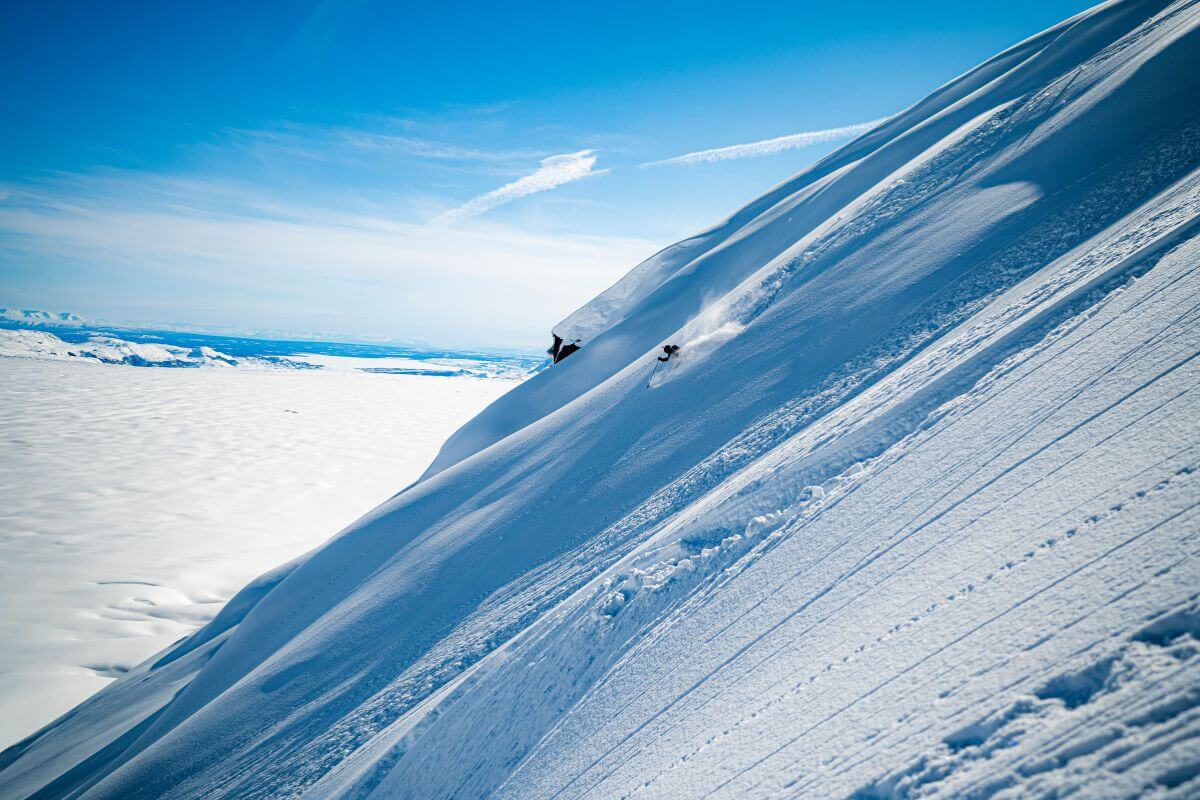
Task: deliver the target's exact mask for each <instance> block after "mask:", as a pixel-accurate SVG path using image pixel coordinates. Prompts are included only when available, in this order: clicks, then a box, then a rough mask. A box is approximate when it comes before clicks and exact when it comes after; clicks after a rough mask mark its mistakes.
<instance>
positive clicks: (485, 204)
mask: <svg viewBox="0 0 1200 800" xmlns="http://www.w3.org/2000/svg"><path fill="white" fill-rule="evenodd" d="M594 166H596V151H595V150H580V151H579V152H578V153H564V154H562V155H558V156H550V157H549V158H544V159H542V161H541V166H540V167H538V168H537V170H536V171H535V172H533V173H532V174H529V175H526V176H525V177H523V178H518V179H517V180H515V181H513V182H512V183H506V184H504V185H503V186H501V187H500V188H499V189H493V190H492V191H490V192H485V193H484V194H481V195H477V196H476V197H472V198H471V199H470V200H468V201H467V202H465V203H463V204H462V205H461V206H458V207H457V208H452V209H450V210H449V211H446V212H444V213H442V214H439V215H438V216H436V217H434V218H433V220H431V222H432V223H433V224H435V225H447V224H450V223H453V222H457V221H459V220H462V219H467V218H468V217H477V216H479V215H480V214H483V213H485V212H487V211H491V210H492V209H493V208H496V207H497V206H502V205H504V204H505V203H511V202H512V201H513V200H516V199H517V198H520V197H527V196H528V195H531V194H537V193H538V192H545V191H548V190H550V189H553V188H555V187H557V186H562V185H563V184H564V183H571V182H572V181H577V180H579V179H580V178H586V177H588V176H589V175H602V174H604V173H605V172H608V170H594V169H592V167H594Z"/></svg>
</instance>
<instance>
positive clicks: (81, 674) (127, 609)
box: [0, 331, 512, 745]
mask: <svg viewBox="0 0 1200 800" xmlns="http://www.w3.org/2000/svg"><path fill="white" fill-rule="evenodd" d="M13 334H22V337H21V338H23V339H31V338H37V339H38V340H39V341H47V340H48V339H54V337H52V336H49V335H48V334H42V333H39V332H35V331H0V338H2V337H4V336H5V335H13ZM61 345H62V343H61V342H60V343H59V345H55V347H58V348H60V349H63V350H64V352H65V348H62V347H61ZM13 349H14V348H10V353H11V352H12V350H13ZM125 349H126V350H129V348H128V347H126V348H125ZM23 352H24V355H25V356H26V357H24V358H14V357H0V487H2V488H0V496H2V497H3V503H2V504H0V608H3V609H4V614H3V620H2V621H0V710H2V712H0V742H3V744H5V745H8V744H11V743H13V742H15V741H17V740H18V739H21V738H23V737H24V736H26V735H28V734H30V733H32V732H33V731H34V730H36V729H37V728H39V727H41V726H42V725H44V724H45V723H47V722H49V721H51V720H52V719H53V718H54V717H56V716H58V715H59V714H61V713H63V712H65V711H67V710H68V709H70V708H71V707H72V706H74V705H75V704H76V703H78V702H80V701H81V700H83V699H84V698H86V697H87V696H88V695H90V694H92V693H93V692H94V691H96V690H97V689H99V688H101V687H103V686H105V685H107V684H108V683H110V682H111V681H112V680H113V679H114V678H116V677H117V676H118V675H120V674H122V673H124V672H125V671H126V670H128V669H129V668H130V667H132V666H134V665H136V664H137V663H138V662H140V661H142V660H143V659H145V658H147V657H149V656H150V655H153V654H154V653H155V652H157V651H158V650H161V649H162V648H164V647H166V646H167V645H169V644H171V643H172V642H174V641H175V640H177V639H179V638H180V637H181V636H184V635H186V634H188V633H190V632H192V631H194V630H195V629H196V628H197V627H199V626H201V625H203V624H205V623H207V622H208V621H209V620H210V619H212V617H213V616H214V615H215V614H216V613H217V611H218V610H219V609H220V608H221V607H222V605H223V603H224V602H225V601H226V600H228V599H229V598H230V597H231V596H233V594H235V593H236V592H237V590H238V589H240V588H241V587H242V586H243V585H244V584H245V583H246V581H248V580H250V579H251V578H253V577H254V576H256V575H258V574H259V573H261V572H263V571H265V570H267V569H269V568H271V567H274V566H276V565H277V564H280V563H282V562H284V561H288V560H290V559H292V558H294V557H296V556H298V555H300V554H302V553H304V552H305V551H307V550H309V549H311V548H313V547H315V546H317V545H319V544H321V543H322V542H324V541H325V540H326V539H328V538H329V534H330V531H336V530H338V529H340V528H341V527H344V526H345V525H347V524H349V523H350V522H353V521H354V519H355V518H357V517H358V516H360V515H361V514H363V513H365V512H366V511H368V510H370V509H371V508H372V507H373V506H375V505H377V504H378V503H380V502H381V501H383V500H385V499H386V498H387V497H388V496H390V495H392V494H394V493H395V492H396V491H397V490H398V489H400V488H402V487H403V486H404V485H405V484H406V483H408V482H410V481H412V480H413V479H415V478H416V477H417V476H418V475H419V474H420V472H421V470H422V469H424V467H425V466H426V465H427V464H428V462H429V460H430V459H431V458H432V457H433V455H434V453H435V452H436V451H437V447H438V445H439V444H440V443H441V442H442V440H444V439H445V437H446V435H447V434H448V433H449V432H450V431H451V430H453V429H454V428H455V427H456V426H457V425H460V424H461V423H462V421H463V420H465V419H467V418H469V417H470V416H471V415H473V414H474V413H476V412H478V411H479V410H480V409H482V408H483V406H485V405H486V404H487V403H489V402H491V401H492V400H494V399H495V398H496V397H497V396H498V395H499V394H500V393H502V392H504V391H506V390H507V389H509V388H511V386H512V383H511V382H505V381H495V380H479V379H472V378H453V379H448V378H436V377H419V376H407V375H406V376H390V375H389V376H382V375H368V374H363V373H354V372H348V371H318V370H312V371H309V370H305V371H290V370H272V371H269V372H268V371H259V370H247V369H235V368H214V369H134V368H131V367H127V366H111V365H107V364H101V363H97V362H95V361H88V360H78V359H66V360H62V359H58V358H54V357H53V355H52V354H47V353H46V351H44V350H43V351H39V353H37V355H40V356H42V357H40V358H33V357H31V356H30V354H29V352H28V350H27V349H26V350H24V351H23ZM144 355H146V353H144V352H143V356H144ZM64 358H65V357H64ZM330 360H331V361H336V359H330Z"/></svg>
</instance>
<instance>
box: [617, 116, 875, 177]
mask: <svg viewBox="0 0 1200 800" xmlns="http://www.w3.org/2000/svg"><path fill="white" fill-rule="evenodd" d="M886 119H887V117H883V118H881V119H876V120H871V121H870V122H860V123H858V124H857V125H843V126H842V127H840V128H825V129H823V130H819V131H801V132H800V133H792V134H788V135H787V136H777V137H776V138H774V139H763V140H762V141H760V142H750V143H749V144H731V145H729V146H728V147H716V148H713V149H712V150H698V151H696V152H695V153H684V154H683V155H681V156H675V157H674V158H664V159H663V160H661V161H648V162H646V163H644V164H641V165H639V166H642V167H663V166H668V165H671V164H700V163H703V162H707V161H727V160H729V159H731V158H754V157H755V156H770V155H774V154H775V153H781V152H783V151H784V150H796V149H798V148H801V147H808V146H809V145H810V144H817V143H818V142H830V141H833V140H834V139H845V138H848V137H850V136H858V135H859V134H861V133H866V132H867V131H869V130H870V129H871V128H874V127H875V126H876V125H878V124H879V123H881V122H884V121H885V120H886Z"/></svg>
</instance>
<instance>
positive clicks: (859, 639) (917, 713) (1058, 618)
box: [0, 0, 1200, 800]
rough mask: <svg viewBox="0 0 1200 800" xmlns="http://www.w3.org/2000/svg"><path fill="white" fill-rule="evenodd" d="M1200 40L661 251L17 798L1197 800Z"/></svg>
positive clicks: (1195, 11)
mask: <svg viewBox="0 0 1200 800" xmlns="http://www.w3.org/2000/svg"><path fill="white" fill-rule="evenodd" d="M1198 65H1200V6H1198V5H1197V4H1196V3H1194V2H1151V1H1150V0H1145V1H1143V2H1137V1H1134V0H1126V1H1125V2H1116V3H1110V4H1106V5H1103V6H1098V7H1097V8H1095V9H1093V10H1091V11H1089V12H1087V13H1084V14H1081V15H1080V16H1078V17H1075V18H1073V19H1071V20H1068V21H1066V22H1064V23H1062V24H1060V25H1058V26H1056V27H1054V28H1052V29H1050V30H1048V31H1046V32H1044V33H1042V34H1039V35H1038V36H1035V37H1033V38H1031V39H1029V40H1027V41H1025V42H1022V43H1020V44H1018V45H1016V46H1015V47H1013V48H1011V49H1009V50H1007V51H1005V52H1004V53H1001V54H1000V55H998V56H996V57H995V58H993V59H991V60H989V61H987V62H985V63H984V64H982V65H980V66H979V67H977V68H975V69H974V70H971V71H970V72H967V73H965V74H964V75H962V76H961V77H959V78H957V79H955V80H954V81H952V82H951V83H949V84H947V85H946V86H943V87H941V88H940V89H938V90H937V91H935V92H934V93H933V94H931V95H930V96H929V97H928V98H926V99H925V100H923V101H921V102H920V103H918V104H916V105H915V106H913V107H912V108H910V109H908V110H907V111H905V112H903V113H901V114H898V115H896V116H895V117H893V118H891V119H889V120H888V121H886V122H884V123H882V124H881V125H879V126H878V127H877V128H875V129H873V130H872V131H870V132H868V133H866V134H864V135H863V136H862V137H860V138H859V139H857V140H855V141H854V142H851V143H850V144H848V145H847V146H845V147H843V148H842V149H840V150H839V151H837V152H835V153H833V154H832V155H830V156H829V157H828V158H826V159H824V160H822V161H820V162H818V163H817V164H815V165H814V166H812V167H811V168H809V169H808V170H806V171H804V172H803V173H801V174H799V175H797V176H795V177H793V178H791V179H789V180H788V181H786V182H784V183H782V184H780V185H779V186H778V187H776V188H774V189H772V190H771V191H770V192H768V193H767V194H766V195H764V196H763V197H762V198H759V199H758V200H756V201H754V202H753V203H751V204H750V205H748V206H747V207H746V208H744V209H742V210H741V211H739V212H737V213H736V214H734V215H733V216H732V217H730V219H729V220H727V221H726V222H724V223H722V224H720V225H718V226H716V227H715V228H713V229H712V230H709V231H707V232H705V233H703V234H700V235H698V236H696V237H693V238H692V239H689V240H687V241H685V242H682V243H680V244H678V245H675V246H674V247H671V248H668V249H667V250H664V251H663V252H662V253H659V254H658V255H656V256H654V257H652V258H651V259H650V260H649V261H647V262H646V263H645V264H643V265H641V266H639V267H637V268H636V269H635V270H634V271H633V272H631V273H630V275H629V276H628V277H626V278H625V279H623V280H622V281H621V282H620V283H618V284H617V286H615V287H614V288H613V289H612V290H610V291H609V292H606V293H604V294H602V295H601V296H600V297H598V298H597V299H596V301H594V302H593V303H591V304H589V305H588V306H585V307H584V308H583V309H581V310H580V311H578V312H576V313H575V314H573V315H572V316H571V317H570V318H568V320H566V321H564V322H563V323H561V324H560V325H559V326H557V327H556V328H555V329H554V331H555V333H556V334H557V335H559V336H560V337H561V338H563V340H564V341H566V342H578V343H579V344H581V345H582V346H581V349H579V350H578V351H576V352H574V353H573V354H571V355H570V356H569V357H568V358H566V359H565V360H562V361H560V363H558V364H556V365H554V366H553V367H551V368H550V369H548V370H545V371H543V372H541V373H539V374H537V375H536V376H534V377H533V378H531V379H530V380H528V381H526V382H525V383H523V384H520V385H519V386H517V387H516V388H514V389H513V390H512V391H511V392H509V393H507V394H506V395H504V396H503V397H501V398H500V399H498V400H497V401H496V402H494V403H492V404H491V405H490V406H489V407H488V408H487V409H486V410H484V411H483V412H482V413H481V414H479V415H478V416H477V417H475V418H474V419H473V420H472V421H471V422H469V423H468V424H467V425H465V426H464V427H463V428H461V429H460V430H459V431H458V432H457V433H455V435H454V436H452V437H451V438H450V439H449V440H448V441H447V442H446V444H445V445H444V446H443V448H442V449H441V451H440V453H439V455H438V457H437V459H436V460H435V461H434V463H433V465H432V466H431V467H430V468H429V469H428V470H427V471H426V473H425V475H424V476H423V477H422V479H421V480H419V481H418V482H416V483H415V484H413V485H411V486H409V487H408V488H406V489H404V491H402V492H400V493H399V494H397V495H396V496H394V497H392V498H391V499H389V500H388V501H387V502H385V503H383V504H382V505H380V506H379V507H378V508H377V509H375V510H374V511H372V512H371V513H369V514H368V515H366V516H365V517H363V518H362V519H360V520H358V521H356V522H355V523H353V524H352V525H350V526H349V527H347V528H346V529H345V530H343V531H342V532H341V533H340V534H339V535H337V536H336V537H335V538H334V539H332V540H331V541H329V542H328V543H327V544H325V545H324V546H322V547H320V548H318V549H316V550H314V551H313V552H312V553H310V554H309V555H307V556H305V557H303V558H300V559H296V560H294V561H292V562H289V563H287V564H284V565H282V566H279V567H277V568H275V569H273V570H271V571H268V572H266V573H264V574H263V575H262V576H260V577H259V578H258V579H256V580H255V581H253V582H251V583H250V584H249V585H248V586H246V587H245V588H244V589H243V590H242V591H241V592H240V593H239V594H238V595H237V596H236V597H235V598H234V599H233V600H232V601H230V603H229V604H228V605H226V606H225V608H224V610H223V611H222V613H221V614H220V615H218V616H217V617H216V618H215V619H214V620H213V621H212V622H211V623H210V624H209V625H208V626H206V627H205V628H203V629H202V630H200V631H199V632H197V633H195V634H193V635H191V636H189V637H188V638H186V639H184V640H183V641H181V642H179V643H177V644H175V645H172V646H170V647H168V648H166V649H164V650H163V651H162V652H160V653H158V654H156V655H155V656H154V657H152V658H150V659H147V660H146V661H143V662H142V663H141V664H139V665H137V666H136V667H134V668H133V669H130V670H129V671H128V672H126V673H125V674H123V675H122V676H121V677H120V678H119V679H118V680H117V681H115V682H114V683H113V684H112V685H110V686H108V687H106V688H105V689H104V690H103V691H101V692H100V693H98V694H97V695H95V696H94V697H92V698H90V699H89V700H88V701H86V702H84V703H83V704H81V705H79V706H78V707H76V708H75V709H73V710H72V711H71V712H69V713H68V714H67V715H65V716H63V717H61V718H59V719H58V720H57V721H55V722H54V723H53V724H51V725H49V726H48V727H46V728H45V729H43V730H42V731H41V732H40V733H39V734H38V735H37V736H35V737H31V738H30V739H27V740H25V741H24V742H22V743H21V744H19V745H17V746H15V747H13V748H11V749H9V750H8V751H6V752H5V753H4V754H3V756H0V788H2V790H3V791H4V792H5V793H7V794H11V795H12V796H17V797H20V796H27V795H31V794H34V793H38V796H39V797H66V796H70V797H87V798H97V799H98V798H150V797H155V798H157V797H170V798H184V797H205V798H265V797H301V796H303V797H312V798H362V797H387V798H422V800H428V799H429V798H477V797H497V798H554V799H555V800H568V799H569V798H777V797H778V798H783V797H832V798H857V799H858V800H867V799H868V798H902V797H947V798H961V797H971V798H997V800H999V798H1006V797H1008V798H1017V797H1063V796H1067V795H1075V796H1078V797H1130V796H1152V797H1157V798H1190V797H1195V796H1196V795H1197V793H1200V692H1197V686H1198V685H1200V562H1198V561H1197V556H1198V555H1200V552H1198V550H1197V548H1198V542H1197V531H1198V530H1200V484H1198V483H1197V480H1198V475H1197V469H1198V468H1200V426H1198V425H1197V423H1196V420H1197V419H1198V418H1200V395H1198V394H1197V391H1196V388H1197V386H1200V267H1198V264H1200V241H1198V240H1197V237H1196V233H1197V230H1198V229H1200V69H1198V68H1197V66H1198ZM665 344H677V345H680V346H681V347H682V350H681V351H680V357H679V358H677V359H672V360H671V361H668V362H667V363H665V364H664V363H660V362H658V361H657V360H656V357H657V356H658V355H659V354H660V353H661V348H662V346H663V345H665ZM303 491H304V490H303V489H297V488H289V489H288V490H287V492H286V494H285V495H284V498H283V499H284V500H285V501H286V500H290V499H292V498H295V497H298V496H300V495H302V494H303ZM231 535H236V532H234V533H232V534H231Z"/></svg>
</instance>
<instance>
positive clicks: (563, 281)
mask: <svg viewBox="0 0 1200 800" xmlns="http://www.w3.org/2000/svg"><path fill="white" fill-rule="evenodd" d="M14 199H15V200H17V201H18V202H13V200H14ZM380 211H385V210H383V209H381V210H380ZM659 246H661V243H660V242H649V241H645V240H640V239H635V238H630V237H619V236H591V235H580V234H569V233H557V232H537V231H525V230H520V229H517V228H514V227H510V226H505V225H501V224H495V223H489V222H486V221H483V220H474V221H469V222H468V223H464V224H462V225H460V226H458V227H456V228H454V229H445V228H438V227H434V226H429V225H425V224H421V223H419V222H404V221H398V220H396V219H395V218H394V217H392V216H390V215H388V214H386V213H372V211H371V210H370V209H367V210H366V211H359V210H355V211H352V210H347V209H346V208H339V207H334V206H332V205H328V204H320V205H305V204H303V203H302V202H298V201H296V200H295V199H292V198H284V197H280V196H279V195H277V194H269V193H264V192H263V191H262V190H261V189H259V188H257V187H250V186H246V185H244V184H240V183H235V182H232V181H229V180H224V179H206V178H203V177H198V176H186V177H182V176H176V177H171V176H161V175H148V174H139V173H123V172H117V171H113V172H109V173H106V174H104V175H102V176H95V175H92V176H78V175H76V176H59V177H58V178H56V179H54V180H52V181H48V182H46V183H43V184H41V185H38V186H30V187H24V188H23V189H22V190H21V191H20V192H19V193H14V194H13V196H12V198H10V200H9V201H8V202H5V203H3V204H0V288H3V286H4V281H5V280H7V281H8V282H9V283H11V284H12V286H9V287H8V289H9V291H10V292H16V291H17V290H18V289H19V290H21V291H22V292H24V293H26V294H29V295H37V296H39V297H42V298H43V299H42V300H40V301H39V302H43V303H44V304H54V305H56V306H58V305H61V306H63V307H64V308H66V307H73V306H74V305H75V304H78V303H80V302H82V301H81V300H80V298H87V299H88V302H90V303H92V304H93V305H94V306H95V307H97V308H99V309H101V311H102V312H103V313H100V312H97V313H99V314H100V315H102V316H110V317H111V316H117V317H119V318H124V319H162V318H164V317H168V316H169V317H172V320H173V321H175V322H184V321H186V322H201V323H204V324H214V325H240V326H252V327H272V328H278V329H281V330H326V331H333V330H338V331H340V330H353V331H355V332H356V334H357V335H359V336H369V335H379V336H395V337H401V338H425V339H430V340H435V341H437V342H438V343H439V344H448V345H453V344H468V345H482V344H489V345H493V346H495V345H500V344H514V345H523V346H524V345H536V344H538V343H539V342H540V341H541V337H542V334H543V333H544V332H545V331H548V330H549V327H550V326H551V325H553V324H554V323H555V322H557V321H558V320H559V319H560V318H561V317H563V316H565V315H566V314H567V313H568V312H570V311H571V310H572V309H574V308H576V307H578V306H579V305H580V304H581V303H583V302H584V301H586V300H587V299H588V298H589V297H591V296H592V295H594V294H595V293H596V292H598V291H600V290H601V289H603V288H604V287H606V286H607V285H609V284H610V283H612V281H613V280H615V279H616V278H617V277H619V276H620V275H621V274H622V273H623V272H624V271H626V270H627V269H628V268H629V267H630V265H632V264H636V263H637V262H638V261H640V260H641V259H642V258H644V257H645V256H646V254H647V253H650V252H653V251H654V250H656V249H658V247H659ZM6 263H7V264H9V265H16V266H17V268H16V269H15V270H13V269H12V266H10V267H9V271H8V276H7V278H6V277H5V264H6ZM29 264H37V265H38V267H36V268H34V267H26V266H20V265H29ZM564 265H569V267H564ZM564 270H565V271H564ZM43 276H45V277H43ZM51 276H54V279H55V280H56V281H58V283H52V282H50V278H51ZM60 284H61V285H60ZM62 287H66V288H62ZM118 304H121V307H122V308H130V309H133V308H134V307H135V306H136V307H138V308H143V309H145V311H144V313H143V312H141V311H133V310H131V311H127V312H122V311H119V310H118V309H117V306H118ZM109 309H112V310H109Z"/></svg>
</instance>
